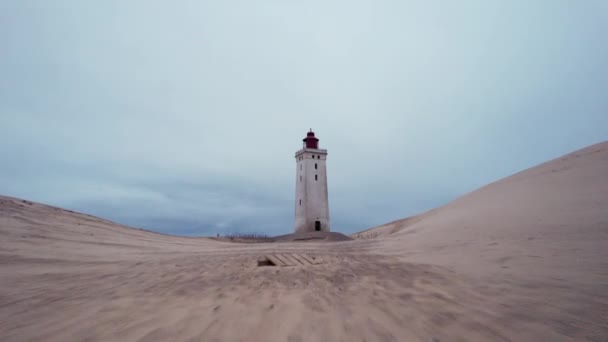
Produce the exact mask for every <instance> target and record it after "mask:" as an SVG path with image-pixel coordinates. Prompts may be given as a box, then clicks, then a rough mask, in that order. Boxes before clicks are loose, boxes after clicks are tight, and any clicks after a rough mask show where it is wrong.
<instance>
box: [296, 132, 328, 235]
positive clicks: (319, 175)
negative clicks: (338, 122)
mask: <svg viewBox="0 0 608 342" xmlns="http://www.w3.org/2000/svg"><path fill="white" fill-rule="evenodd" d="M303 142H304V143H303V146H302V149H301V150H299V151H297V152H296V198H295V223H294V232H295V233H305V232H329V231H330V224H329V203H328V197H327V169H326V166H325V161H326V160H327V150H322V149H320V148H319V139H318V138H317V137H315V133H314V132H313V131H312V129H311V130H310V132H308V133H307V134H306V138H304V139H303Z"/></svg>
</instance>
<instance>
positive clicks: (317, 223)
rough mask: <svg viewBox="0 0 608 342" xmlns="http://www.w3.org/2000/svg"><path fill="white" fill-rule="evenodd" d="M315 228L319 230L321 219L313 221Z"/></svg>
mask: <svg viewBox="0 0 608 342" xmlns="http://www.w3.org/2000/svg"><path fill="white" fill-rule="evenodd" d="M315 230H316V231H317V232H318V231H320V230H321V221H315Z"/></svg>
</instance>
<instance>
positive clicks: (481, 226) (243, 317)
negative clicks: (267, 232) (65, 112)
mask: <svg viewBox="0 0 608 342" xmlns="http://www.w3.org/2000/svg"><path fill="white" fill-rule="evenodd" d="M355 237H357V238H359V239H358V240H355V241H345V242H325V243H323V242H307V243H292V242H289V243H268V244H235V243H228V242H219V241H214V240H211V239H205V238H182V237H173V236H167V235H162V234H157V233H153V232H148V231H144V230H138V229H132V228H129V227H125V226H121V225H118V224H115V223H112V222H109V221H106V220H102V219H99V218H95V217H92V216H88V215H83V214H79V213H73V212H69V211H65V210H62V209H59V208H54V207H50V206H45V205H42V204H37V203H31V202H28V201H24V200H20V199H15V198H9V197H0V340H1V341H24V340H44V341H83V340H129V341H137V340H142V341H153V340H161V341H165V340H183V341H471V340H480V341H488V340H496V341H508V340H515V341H562V340H563V341H568V340H592V341H605V340H606V338H607V337H608V143H602V144H598V145H594V146H590V147H588V148H586V149H583V150H580V151H577V152H574V153H571V154H568V155H566V156H564V157H562V158H558V159H556V160H553V161H549V162H547V163H545V164H542V165H539V166H537V167H534V168H531V169H529V170H526V171H523V172H521V173H518V174H516V175H513V176H511V177H508V178H505V179H503V180H500V181H498V182H495V183H493V184H490V185H488V186H486V187H483V188H481V189H479V190H477V191H474V192H472V193H470V194H467V195H465V196H463V197H461V198H459V199H457V200H455V201H453V202H452V203H449V204H448V205H446V206H444V207H441V208H437V209H434V210H431V211H429V212H427V213H423V214H421V215H418V216H415V217H412V218H409V219H405V220H401V221H396V222H392V223H389V224H387V225H384V226H381V227H377V228H373V229H370V230H367V231H365V232H362V233H359V234H355ZM294 252H297V253H307V254H309V255H317V256H320V257H322V258H323V260H324V261H325V263H323V264H321V265H314V266H312V265H311V266H295V267H257V264H256V261H257V259H258V257H260V256H261V255H264V254H268V253H294Z"/></svg>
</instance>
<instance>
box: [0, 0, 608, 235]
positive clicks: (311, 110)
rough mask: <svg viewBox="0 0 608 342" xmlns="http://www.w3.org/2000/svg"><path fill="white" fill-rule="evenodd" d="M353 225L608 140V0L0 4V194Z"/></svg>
mask: <svg viewBox="0 0 608 342" xmlns="http://www.w3.org/2000/svg"><path fill="white" fill-rule="evenodd" d="M309 128H313V130H314V131H315V132H316V134H317V136H318V137H319V138H320V145H321V148H326V149H328V152H329V156H328V161H327V168H328V182H329V201H330V212H331V220H332V229H333V230H336V231H341V232H345V233H351V232H355V231H359V230H362V229H365V228H369V227H372V226H375V225H380V224H383V223H386V222H388V221H392V220H395V219H399V218H404V217H407V216H409V215H413V214H417V213H419V212H421V211H425V210H428V209H432V208H433V207H436V206H440V205H443V204H445V203H447V202H449V201H450V200H453V199H455V198H457V197H458V196H460V195H462V194H464V193H467V192H469V191H472V190H475V189H476V188H478V187H480V186H483V185H485V184H487V183H489V182H491V181H494V180H497V179H499V178H502V177H505V176H508V175H510V174H512V173H514V172H517V171H520V170H522V169H524V168H528V167H531V166H534V165H535V164H538V163H540V162H543V161H545V160H547V159H550V158H554V157H557V156H559V155H562V154H564V153H567V152H570V151H572V150H575V149H579V148H582V147H584V146H587V145H590V144H593V143H597V142H600V141H603V140H606V139H608V1H605V0H597V1H594V0H584V1H559V0H546V1H541V0H537V1H530V0H521V1H517V0H509V1H504V0H501V1H490V0H479V1H447V0H445V1H429V0H420V1H405V0H398V1H381V0H369V1H358V0H349V1H331V0H330V1H328V0H323V1H316V0H307V1H292V0H276V1H275V0H262V1H251V0H244V1H230V0H222V1H201V0H193V1H150V0H145V1H134V0H129V1H124V0H120V1H108V0H104V1H81V0H73V1H60V0H53V1H45V0H40V1H25V0H2V1H0V194H3V195H10V196H17V197H22V198H27V199H30V200H34V201H38V202H44V203H48V204H52V205H57V206H61V207H64V208H69V209H73V210H78V211H82V212H86V213H90V214H94V215H97V216H101V217H104V218H108V219H111V220H114V221H118V222H121V223H125V224H128V225H133V226H137V227H143V228H147V229H151V230H155V231H159V232H164V233H170V234H179V235H210V234H213V235H214V234H216V233H230V232H261V233H267V234H269V235H274V234H281V233H288V232H291V230H292V229H293V215H294V196H295V194H294V191H295V172H296V170H295V159H294V153H295V152H296V150H298V149H299V148H301V146H302V138H303V137H304V136H305V134H306V132H307V131H308V129H309Z"/></svg>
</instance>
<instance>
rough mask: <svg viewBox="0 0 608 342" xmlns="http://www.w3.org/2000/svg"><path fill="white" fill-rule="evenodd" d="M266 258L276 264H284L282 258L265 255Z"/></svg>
mask: <svg viewBox="0 0 608 342" xmlns="http://www.w3.org/2000/svg"><path fill="white" fill-rule="evenodd" d="M266 258H267V259H268V260H270V261H272V263H273V264H275V265H276V266H286V265H285V263H284V262H283V261H282V260H280V259H277V258H275V256H274V255H266Z"/></svg>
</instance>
